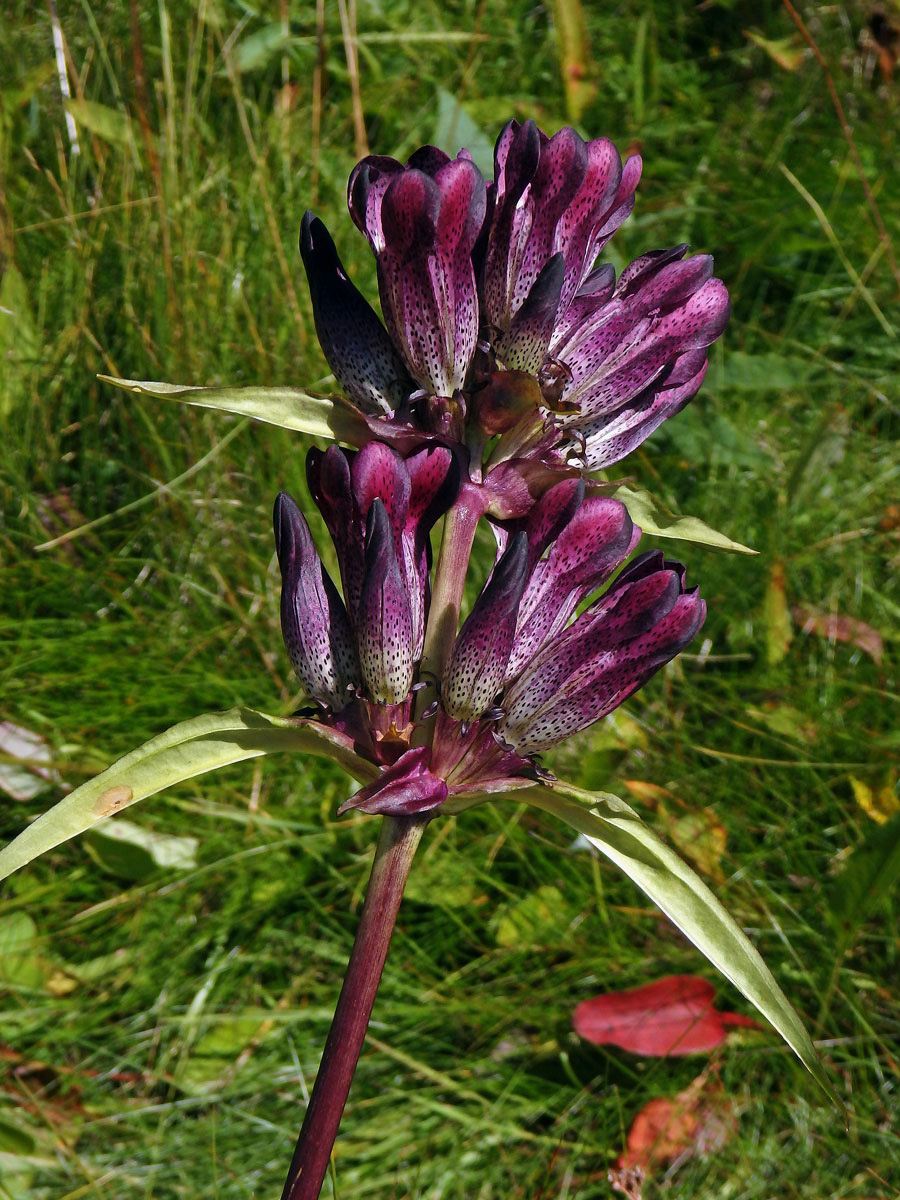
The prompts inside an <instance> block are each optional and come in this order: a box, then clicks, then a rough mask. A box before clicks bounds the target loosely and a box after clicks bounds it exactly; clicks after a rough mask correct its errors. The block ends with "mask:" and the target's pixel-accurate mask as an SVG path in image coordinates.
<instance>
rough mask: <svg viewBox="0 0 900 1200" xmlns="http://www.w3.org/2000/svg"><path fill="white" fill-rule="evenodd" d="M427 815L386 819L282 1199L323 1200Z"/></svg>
mask: <svg viewBox="0 0 900 1200" xmlns="http://www.w3.org/2000/svg"><path fill="white" fill-rule="evenodd" d="M427 820H428V819H427V818H424V819H423V818H420V817H385V818H384V821H383V823H382V826H381V834H380V836H379V839H378V847H377V849H376V851H375V862H374V864H373V865H372V874H371V876H370V877H369V886H368V889H367V891H366V900H365V904H364V905H363V911H362V916H361V918H360V922H359V929H358V930H357V932H356V940H355V941H354V943H353V950H352V952H351V954H350V962H349V963H348V964H347V972H346V974H345V976H344V983H343V986H342V988H341V994H340V998H339V999H338V1002H337V1008H336V1009H335V1012H334V1020H333V1021H332V1023H331V1029H330V1031H329V1034H328V1040H327V1041H326V1043H325V1050H324V1051H323V1053H322V1061H321V1063H320V1065H319V1073H318V1075H317V1076H316V1082H315V1086H314V1087H313V1092H312V1096H311V1097H310V1101H309V1107H308V1108H307V1110H306V1117H305V1118H304V1121H303V1128H302V1129H301V1130H300V1136H299V1138H298V1139H297V1146H296V1149H295V1150H294V1157H293V1159H292V1160H291V1166H290V1170H289V1171H288V1175H287V1180H286V1182H285V1185H284V1191H283V1192H282V1194H281V1200H317V1197H318V1195H319V1191H320V1189H321V1187H322V1181H323V1180H324V1178H325V1172H326V1171H327V1170H328V1163H329V1160H330V1158H331V1148H332V1146H333V1145H334V1139H335V1137H336V1136H337V1131H338V1126H339V1125H340V1121H341V1114H342V1113H343V1111H344V1105H345V1104H346V1102H347V1094H348V1092H349V1091H350V1084H351V1082H352V1080H353V1073H354V1071H355V1070H356V1063H357V1060H358V1059H359V1054H360V1050H361V1049H362V1044H363V1041H364V1040H365V1036H366V1029H367V1027H368V1024H369V1017H370V1015H371V1012H372V1005H373V1004H374V1003H375V993H376V992H377V991H378V984H379V982H380V981H381V972H382V970H383V969H384V963H385V959H386V958H387V952H388V947H389V946H390V944H391V935H392V934H393V932H394V924H395V922H396V920H397V912H398V910H399V908H400V900H401V898H402V896H403V889H404V887H405V886H406V880H407V877H408V875H409V868H410V866H411V865H412V860H413V856H414V855H415V853H416V847H417V846H418V844H419V841H420V839H421V837H422V834H423V832H424V831H425V825H426V824H427Z"/></svg>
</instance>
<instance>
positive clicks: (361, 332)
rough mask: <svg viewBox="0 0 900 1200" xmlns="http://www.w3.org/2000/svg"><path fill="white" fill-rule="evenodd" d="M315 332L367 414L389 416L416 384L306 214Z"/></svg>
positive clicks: (304, 246) (325, 236) (304, 243)
mask: <svg viewBox="0 0 900 1200" xmlns="http://www.w3.org/2000/svg"><path fill="white" fill-rule="evenodd" d="M300 254H301V256H302V258H303V265H304V266H305V267H306V277H307V279H308V281H309V293H310V299H311V300H312V307H313V316H314V318H315V322H316V333H317V334H318V337H319V343H320V345H321V347H322V353H323V354H324V355H325V358H326V359H327V360H328V365H329V366H330V367H331V369H332V371H333V372H334V377H335V379H336V380H337V382H338V386H339V387H340V388H341V389H342V390H343V391H344V392H346V394H347V396H348V397H349V398H350V399H351V400H352V401H353V402H354V403H355V404H358V405H359V407H360V408H361V409H362V410H363V412H367V413H380V414H385V415H387V414H390V413H392V412H393V411H394V410H395V409H396V408H398V407H399V406H400V405H401V404H402V403H403V401H404V400H405V398H406V397H407V396H408V395H409V394H410V392H412V391H413V388H414V386H415V385H414V384H413V382H412V380H411V379H410V377H409V374H408V373H407V370H406V367H405V366H404V363H403V360H402V359H401V357H400V355H399V353H398V352H397V350H396V349H395V347H394V344H393V342H392V341H391V339H390V337H389V336H388V332H387V330H386V329H385V327H384V326H383V325H382V324H381V322H380V321H379V319H378V317H377V316H376V315H375V312H374V310H373V309H372V307H371V305H370V304H369V303H368V301H367V300H366V299H365V298H364V297H363V295H362V293H361V292H360V291H359V290H358V289H357V288H356V287H355V286H354V285H353V284H352V283H351V282H350V279H349V278H348V276H347V273H346V271H345V270H344V266H343V263H342V262H341V260H340V258H338V253H337V250H336V249H335V245H334V242H333V241H332V240H331V235H330V234H329V232H328V230H327V229H326V228H325V226H324V225H323V224H322V222H321V221H320V220H319V218H318V217H316V216H313V214H312V213H311V212H307V213H306V214H305V215H304V217H303V222H302V224H301V227H300Z"/></svg>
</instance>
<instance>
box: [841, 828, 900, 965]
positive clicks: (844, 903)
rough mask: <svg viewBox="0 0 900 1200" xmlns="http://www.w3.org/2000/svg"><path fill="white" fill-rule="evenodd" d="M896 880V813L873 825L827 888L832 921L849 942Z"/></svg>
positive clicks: (899, 867)
mask: <svg viewBox="0 0 900 1200" xmlns="http://www.w3.org/2000/svg"><path fill="white" fill-rule="evenodd" d="M898 879H900V813H898V814H897V816H896V817H893V818H892V819H891V820H890V821H888V822H887V824H885V825H873V826H872V827H871V828H870V829H869V832H868V834H867V835H866V838H865V840H864V841H863V842H862V843H861V844H860V845H859V846H857V847H856V849H855V850H854V851H853V853H852V854H851V855H850V857H849V858H848V859H847V862H846V864H845V866H844V869H843V871H841V873H840V875H838V876H837V878H836V879H835V880H834V881H833V882H832V884H831V886H830V887H829V888H828V891H827V896H828V900H829V910H830V913H831V916H832V918H833V919H834V921H835V922H836V924H837V925H838V927H839V928H840V927H843V930H844V935H845V940H847V941H848V942H849V940H850V939H852V937H853V934H854V933H855V931H856V930H857V929H858V928H859V926H860V925H861V924H862V923H863V921H865V919H866V917H868V915H869V913H870V912H871V910H872V909H873V908H874V907H875V905H876V904H877V903H878V902H879V900H881V899H883V898H884V897H885V896H886V895H887V894H888V892H889V891H890V890H891V888H892V887H893V886H894V885H895V884H896V882H897V880H898Z"/></svg>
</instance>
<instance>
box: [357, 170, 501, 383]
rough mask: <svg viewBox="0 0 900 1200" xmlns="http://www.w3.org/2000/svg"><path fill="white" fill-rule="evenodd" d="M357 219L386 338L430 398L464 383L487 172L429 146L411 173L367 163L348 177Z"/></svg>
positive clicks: (474, 328) (473, 334)
mask: <svg viewBox="0 0 900 1200" xmlns="http://www.w3.org/2000/svg"><path fill="white" fill-rule="evenodd" d="M348 200H349V205H350V213H351V216H352V217H353V220H354V221H355V222H356V224H357V225H358V226H359V228H360V229H361V230H362V232H363V233H364V234H365V235H366V237H367V238H368V239H369V244H370V245H371V247H372V250H373V251H374V253H375V260H376V262H377V265H378V290H379V293H380V296H381V307H382V310H383V312H384V319H385V321H386V323H387V327H388V331H389V332H390V335H391V338H392V339H393V342H394V344H395V345H396V347H397V349H398V350H399V351H400V354H401V355H402V357H403V360H404V362H405V363H406V366H407V368H408V369H409V372H410V374H411V375H412V377H413V378H414V379H415V380H416V381H417V383H418V384H419V385H420V386H421V387H422V388H424V389H425V390H426V392H428V393H429V395H432V396H443V397H450V396H452V395H453V394H454V392H456V391H457V390H459V389H460V388H461V387H462V386H463V383H464V382H465V378H466V374H467V372H468V370H469V365H470V363H471V361H472V355H473V353H474V351H475V342H476V339H477V337H478V324H479V313H478V296H477V292H476V287H475V270H474V267H473V264H472V251H473V249H474V247H475V242H476V240H477V239H478V235H479V233H480V232H481V227H482V224H483V222H484V213H485V184H484V180H483V179H482V177H481V172H480V171H479V170H478V168H477V167H476V166H475V164H474V163H473V162H472V161H471V159H470V158H469V156H468V155H467V154H465V153H462V154H461V155H460V156H459V157H458V158H456V159H450V158H449V157H448V156H447V155H446V154H444V153H443V151H441V150H438V149H436V148H435V147H434V146H425V147H423V148H422V149H421V150H417V151H416V153H415V154H414V155H413V156H412V158H410V160H409V161H408V162H407V164H406V166H405V167H404V166H401V164H400V163H399V162H397V161H396V160H395V159H392V158H385V157H380V156H377V155H372V156H370V157H369V158H364V159H363V161H362V162H361V163H360V164H359V165H358V166H357V167H356V169H355V170H354V172H353V174H352V175H351V176H350V185H349V190H348Z"/></svg>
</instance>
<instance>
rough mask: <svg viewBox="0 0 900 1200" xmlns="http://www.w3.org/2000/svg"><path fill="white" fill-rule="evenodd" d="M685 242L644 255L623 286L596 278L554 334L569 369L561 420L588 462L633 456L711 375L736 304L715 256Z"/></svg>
mask: <svg viewBox="0 0 900 1200" xmlns="http://www.w3.org/2000/svg"><path fill="white" fill-rule="evenodd" d="M686 249H687V247H686V246H676V247H674V248H673V249H671V250H656V251H651V252H649V253H648V254H645V255H643V256H642V257H641V258H639V259H637V260H635V262H633V263H631V265H630V266H629V267H626V269H625V270H624V271H623V272H622V274H621V276H620V277H619V280H618V283H617V284H615V285H614V286H613V285H612V280H611V278H610V275H609V274H606V273H602V274H600V275H598V276H597V277H596V278H592V279H589V281H588V284H587V287H586V289H585V292H584V294H583V295H582V294H578V295H576V297H575V301H574V303H573V305H572V308H574V309H576V310H577V311H576V313H575V314H574V315H572V316H569V315H567V318H566V320H565V321H564V322H562V323H561V324H560V326H559V327H558V328H557V330H556V332H555V333H554V335H553V338H552V339H551V341H550V344H549V351H548V358H549V360H550V361H551V362H553V363H556V364H560V365H561V367H562V368H563V370H564V375H563V379H562V382H561V386H560V387H559V388H558V390H557V393H556V396H555V398H554V399H555V402H556V403H555V406H556V407H557V409H558V414H557V415H556V416H555V422H556V425H557V427H558V428H559V429H560V431H561V432H562V434H563V437H564V439H567V440H568V441H569V444H570V445H571V447H572V448H573V452H574V453H575V454H576V455H577V457H578V458H580V459H581V460H582V461H583V463H584V464H585V465H586V466H587V467H588V468H589V469H595V468H598V467H605V466H609V465H610V464H612V463H614V462H618V461H619V459H621V458H624V457H625V455H626V454H629V453H630V452H631V451H632V450H633V449H634V448H635V447H636V446H638V445H640V443H641V442H642V441H643V440H644V439H645V438H646V437H648V436H649V434H651V433H652V432H653V430H654V429H656V428H657V427H658V426H659V425H660V424H661V423H662V422H663V421H664V420H665V419H666V418H667V417H670V416H673V415H674V414H675V413H677V412H678V411H679V410H680V409H682V408H683V407H684V406H685V404H687V402H688V401H689V400H690V399H691V398H692V397H693V396H694V395H695V394H696V392H697V391H698V389H699V387H700V385H701V383H702V382H703V378H704V376H705V374H706V366H707V347H709V346H710V345H711V344H712V343H713V342H714V341H715V340H716V338H717V337H718V336H719V335H720V334H721V332H722V330H723V329H724V328H725V324H726V322H727V321H728V315H729V311H730V305H729V299H728V292H727V290H726V288H725V285H724V284H723V283H722V281H721V280H720V279H714V278H712V270H713V264H712V259H711V258H710V257H709V256H708V255H705V254H698V255H695V256H694V257H692V258H687V259H686V258H684V253H685V251H686Z"/></svg>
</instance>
